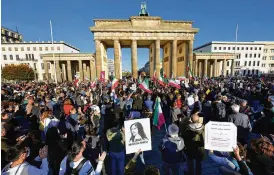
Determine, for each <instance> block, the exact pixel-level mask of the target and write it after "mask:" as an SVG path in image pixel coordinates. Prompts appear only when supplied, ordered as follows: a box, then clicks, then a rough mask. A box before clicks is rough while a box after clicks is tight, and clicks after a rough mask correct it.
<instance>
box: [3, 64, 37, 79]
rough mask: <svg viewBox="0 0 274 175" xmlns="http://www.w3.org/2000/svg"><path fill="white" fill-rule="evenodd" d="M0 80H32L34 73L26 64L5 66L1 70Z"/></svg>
mask: <svg viewBox="0 0 274 175" xmlns="http://www.w3.org/2000/svg"><path fill="white" fill-rule="evenodd" d="M2 78H4V79H6V80H17V81H25V80H34V71H33V69H32V68H31V67H29V66H28V65H27V64H17V65H7V66H5V67H4V68H3V69H2Z"/></svg>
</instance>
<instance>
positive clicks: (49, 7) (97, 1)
mask: <svg viewBox="0 0 274 175" xmlns="http://www.w3.org/2000/svg"><path fill="white" fill-rule="evenodd" d="M141 2H143V1H142V0H2V7H1V10H2V12H1V15H2V18H1V19H2V23H1V25H2V26H3V27H7V28H10V29H13V30H16V27H17V28H18V31H19V33H22V34H23V39H24V40H25V41H39V40H40V41H50V40H51V38H50V25H49V21H50V20H51V21H52V25H53V35H54V40H55V41H65V42H67V43H69V44H71V45H73V46H75V47H77V48H79V49H80V51H81V52H94V51H95V47H94V40H93V34H92V33H91V32H90V31H89V27H90V26H93V25H94V22H93V19H98V18H101V19H129V17H130V16H138V13H139V11H140V3H141ZM146 3H147V10H148V12H149V13H150V15H151V16H160V17H162V18H163V19H165V20H187V21H194V24H193V27H195V28H199V32H198V34H196V36H195V42H194V47H197V46H200V45H202V44H205V43H207V42H210V41H235V30H236V25H237V24H238V25H239V30H238V41H254V40H259V41H274V0H168V1H165V0H147V1H146ZM130 54H131V53H130V49H122V63H123V64H122V65H123V70H131V64H130V63H131V60H130V58H131V55H130ZM113 55H114V54H113V49H108V57H109V58H113ZM147 61H148V49H138V67H139V68H141V67H142V66H143V65H144V64H145V63H146V62H147Z"/></svg>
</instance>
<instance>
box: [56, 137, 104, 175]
mask: <svg viewBox="0 0 274 175" xmlns="http://www.w3.org/2000/svg"><path fill="white" fill-rule="evenodd" d="M85 148H86V144H85V142H80V141H77V142H74V143H73V144H72V147H71V149H70V150H69V152H68V155H67V156H66V157H65V158H64V159H63V160H62V162H61V165H60V170H59V175H71V174H89V175H97V174H98V175H99V174H100V173H101V170H102V167H103V162H104V160H105V157H106V152H103V153H102V155H101V156H99V157H98V160H99V161H98V165H97V168H96V170H94V169H93V167H92V165H91V163H90V161H89V160H87V159H86V158H85V157H84V156H83V152H84V150H85Z"/></svg>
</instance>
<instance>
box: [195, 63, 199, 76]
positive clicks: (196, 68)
mask: <svg viewBox="0 0 274 175" xmlns="http://www.w3.org/2000/svg"><path fill="white" fill-rule="evenodd" d="M198 62H199V61H198V60H195V73H194V74H195V76H197V77H199V75H198Z"/></svg>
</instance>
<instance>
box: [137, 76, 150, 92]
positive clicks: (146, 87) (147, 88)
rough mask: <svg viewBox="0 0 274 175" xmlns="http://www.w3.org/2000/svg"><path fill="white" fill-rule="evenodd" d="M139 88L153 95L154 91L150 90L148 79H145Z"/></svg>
mask: <svg viewBox="0 0 274 175" xmlns="http://www.w3.org/2000/svg"><path fill="white" fill-rule="evenodd" d="M139 88H141V89H143V90H144V91H146V92H147V93H149V94H151V93H152V91H151V90H150V89H149V82H148V79H147V78H145V80H144V81H143V82H142V83H141V84H140V85H139Z"/></svg>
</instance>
